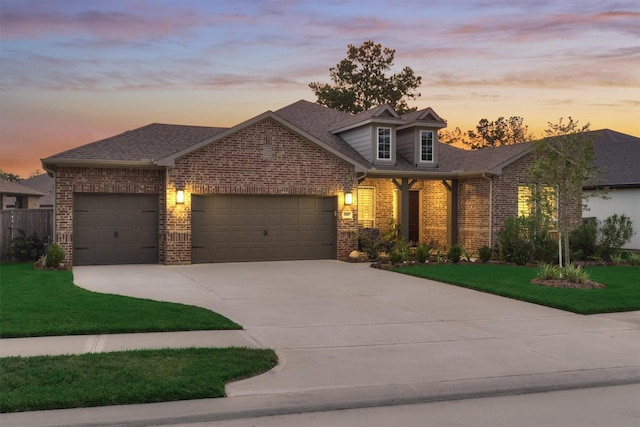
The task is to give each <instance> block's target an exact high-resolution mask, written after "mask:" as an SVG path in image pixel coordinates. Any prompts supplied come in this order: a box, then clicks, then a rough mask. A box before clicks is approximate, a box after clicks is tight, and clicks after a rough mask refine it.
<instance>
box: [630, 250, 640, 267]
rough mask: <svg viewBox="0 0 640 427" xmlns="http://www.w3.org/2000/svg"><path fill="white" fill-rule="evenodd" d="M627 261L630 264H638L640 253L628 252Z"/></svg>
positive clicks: (639, 263) (639, 262)
mask: <svg viewBox="0 0 640 427" xmlns="http://www.w3.org/2000/svg"><path fill="white" fill-rule="evenodd" d="M629 262H630V263H631V265H640V253H635V252H629Z"/></svg>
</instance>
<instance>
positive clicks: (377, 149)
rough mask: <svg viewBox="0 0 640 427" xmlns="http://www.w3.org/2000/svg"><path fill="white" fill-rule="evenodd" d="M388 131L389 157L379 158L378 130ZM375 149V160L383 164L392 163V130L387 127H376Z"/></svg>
mask: <svg viewBox="0 0 640 427" xmlns="http://www.w3.org/2000/svg"><path fill="white" fill-rule="evenodd" d="M382 129H388V130H389V157H388V158H387V157H380V130H382ZM375 148H376V160H380V161H384V162H392V161H393V128H391V127H389V126H378V127H376V134H375Z"/></svg>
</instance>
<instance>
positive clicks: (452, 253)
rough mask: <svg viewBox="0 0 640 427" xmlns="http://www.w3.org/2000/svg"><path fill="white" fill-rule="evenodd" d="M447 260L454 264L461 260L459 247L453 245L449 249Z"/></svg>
mask: <svg viewBox="0 0 640 427" xmlns="http://www.w3.org/2000/svg"><path fill="white" fill-rule="evenodd" d="M447 258H449V261H451V262H452V263H454V264H457V263H459V262H460V258H462V248H461V247H460V245H453V246H451V248H449V252H448V253H447Z"/></svg>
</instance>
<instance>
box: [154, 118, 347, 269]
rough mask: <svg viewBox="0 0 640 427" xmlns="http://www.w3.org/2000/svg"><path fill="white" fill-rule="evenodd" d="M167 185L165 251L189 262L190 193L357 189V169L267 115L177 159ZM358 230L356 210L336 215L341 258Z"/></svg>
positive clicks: (297, 192) (175, 260) (172, 258)
mask: <svg viewBox="0 0 640 427" xmlns="http://www.w3.org/2000/svg"><path fill="white" fill-rule="evenodd" d="M166 186H167V200H166V205H165V209H166V212H167V215H166V222H165V223H164V224H161V226H162V228H163V229H162V231H164V233H161V234H166V236H167V240H166V247H165V252H164V255H165V257H166V258H165V259H166V262H167V263H168V264H183V263H190V262H191V253H190V250H189V251H187V250H185V248H187V247H188V248H190V246H191V209H190V204H191V194H198V195H213V194H255V195H261V194H262V195H265V194H267V195H268V194H272V195H300V196H302V195H306V196H338V195H342V194H343V192H344V191H349V190H352V189H355V186H356V174H355V169H354V167H353V165H351V164H349V163H347V162H345V161H343V160H341V159H339V158H337V157H335V156H334V155H332V154H330V153H328V152H327V151H325V150H323V149H322V148H320V147H319V146H317V145H316V144H314V143H312V142H310V141H307V140H306V139H304V138H302V137H300V136H298V135H296V134H294V133H293V132H291V131H290V130H288V129H287V128H285V127H283V126H281V125H280V124H279V123H277V122H276V121H274V120H271V119H265V120H262V121H260V122H258V123H255V124H253V125H251V126H249V127H247V128H244V129H241V130H240V131H238V132H236V133H234V134H232V135H230V136H228V137H226V138H224V139H222V140H220V141H217V142H215V143H213V144H209V145H207V146H205V147H202V148H201V149H199V150H197V151H194V152H192V153H189V154H187V155H185V156H183V157H181V158H179V159H177V160H176V165H175V167H174V168H170V169H169V170H168V173H167V182H166ZM177 188H184V190H185V203H184V205H176V204H175V200H174V199H173V197H175V190H176V189H177ZM339 200H340V203H341V200H342V199H341V198H339ZM342 208H343V207H342V206H341V205H340V206H339V207H338V209H339V211H341V210H342ZM353 209H355V205H354V207H353ZM356 231H357V222H356V218H355V215H354V218H352V219H343V218H341V216H340V215H339V219H338V224H337V235H338V242H337V244H338V258H339V259H344V258H346V257H347V256H348V255H349V252H351V251H352V250H354V249H355V248H356V247H357V238H356Z"/></svg>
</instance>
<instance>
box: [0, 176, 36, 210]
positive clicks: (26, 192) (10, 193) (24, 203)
mask: <svg viewBox="0 0 640 427" xmlns="http://www.w3.org/2000/svg"><path fill="white" fill-rule="evenodd" d="M42 196H44V193H42V192H40V191H37V190H34V189H33V188H31V187H27V186H26V185H23V184H22V183H18V182H13V181H7V180H5V179H0V200H2V203H1V206H0V209H2V210H5V209H10V208H14V209H37V208H39V207H40V198H41V197H42Z"/></svg>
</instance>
